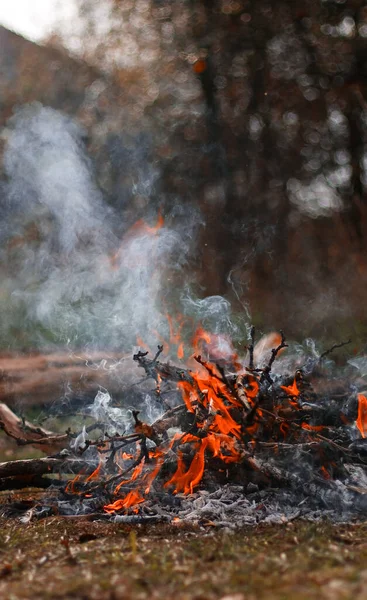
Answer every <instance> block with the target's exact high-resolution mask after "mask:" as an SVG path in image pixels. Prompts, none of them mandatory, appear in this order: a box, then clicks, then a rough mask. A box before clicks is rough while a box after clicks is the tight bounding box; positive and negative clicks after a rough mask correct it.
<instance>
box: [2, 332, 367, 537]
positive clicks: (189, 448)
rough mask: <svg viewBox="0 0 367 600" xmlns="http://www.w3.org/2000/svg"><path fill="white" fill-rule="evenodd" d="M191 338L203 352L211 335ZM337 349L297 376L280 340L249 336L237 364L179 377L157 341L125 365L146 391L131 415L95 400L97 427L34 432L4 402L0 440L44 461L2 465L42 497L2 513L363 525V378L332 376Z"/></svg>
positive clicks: (9, 478)
mask: <svg viewBox="0 0 367 600" xmlns="http://www.w3.org/2000/svg"><path fill="white" fill-rule="evenodd" d="M199 337H201V349H203V348H204V346H203V344H204V342H205V340H206V337H208V334H206V333H205V332H202V334H201V336H199ZM269 341H270V342H276V343H275V344H274V346H273V347H269ZM341 345H342V344H339V345H335V346H333V347H332V348H331V349H330V350H328V351H326V352H324V353H323V354H320V355H319V356H317V357H313V358H312V359H309V360H307V361H306V362H305V363H304V364H298V365H297V368H295V369H294V370H293V372H291V371H290V370H289V368H288V369H285V368H284V367H283V368H277V365H278V363H279V365H280V364H281V361H282V355H283V352H284V351H285V350H286V348H287V343H286V339H285V337H284V335H283V334H280V335H279V336H274V335H273V336H270V337H269V336H268V338H267V340H266V343H265V345H264V341H263V340H261V341H260V342H258V344H256V343H255V330H254V329H253V328H252V330H251V335H250V343H249V345H248V347H247V356H246V358H245V359H239V358H238V356H236V355H235V354H232V355H231V356H228V355H227V356H225V358H223V357H219V358H218V356H216V357H215V360H214V359H213V357H212V356H210V352H206V354H205V357H204V352H202V353H201V354H199V353H198V352H197V353H195V355H194V357H193V361H192V362H194V363H195V365H196V366H195V367H194V366H190V367H189V368H187V367H185V368H183V367H178V366H175V365H174V364H173V363H172V362H168V361H167V362H165V361H163V360H162V352H163V347H162V346H158V351H157V352H156V354H155V355H151V354H149V353H148V352H142V351H139V352H137V353H136V354H135V355H134V356H133V360H134V361H135V362H136V364H137V365H138V366H139V367H140V368H141V370H142V372H143V373H144V380H149V381H151V382H154V386H153V388H154V389H151V391H150V393H148V394H147V396H146V398H145V402H144V403H143V405H142V406H140V407H139V408H140V410H138V407H134V408H128V409H127V408H126V407H128V405H129V401H128V399H127V400H126V406H125V407H122V408H121V407H119V406H113V402H112V400H111V397H110V396H109V394H108V393H107V392H102V391H99V392H98V394H97V396H96V398H95V401H94V403H93V404H92V405H91V406H89V407H88V408H87V409H86V412H85V416H86V417H88V418H89V420H90V421H91V423H90V424H89V425H88V426H87V425H85V426H84V427H83V429H82V430H80V431H78V432H74V431H71V430H70V429H69V430H68V431H66V432H64V433H59V434H56V433H54V432H51V431H48V430H45V429H43V428H39V427H36V426H34V425H32V424H30V423H27V422H26V421H24V420H22V419H18V418H17V417H16V416H15V415H14V414H13V413H12V412H11V411H9V409H7V407H5V406H4V405H2V407H0V422H1V427H2V429H3V430H4V431H5V433H7V434H8V435H9V436H10V437H12V438H13V439H15V440H16V441H17V443H18V444H21V445H28V444H31V445H34V446H36V447H38V448H40V449H43V450H44V451H45V453H46V454H47V455H48V456H47V457H46V458H40V459H29V460H23V461H10V462H7V463H2V464H0V489H1V490H12V489H20V488H29V487H33V488H37V487H38V488H41V489H44V490H45V491H44V492H43V493H42V497H41V499H39V498H38V499H35V500H34V502H32V503H31V506H30V504H29V502H28V503H25V504H24V506H19V503H18V504H17V506H16V507H14V506H13V504H12V503H11V502H10V503H9V504H8V505H5V506H4V507H3V511H4V513H6V514H9V515H10V514H22V511H25V510H26V511H27V512H26V513H25V514H23V517H22V518H23V519H27V518H35V517H37V518H40V517H42V516H47V515H51V514H59V515H65V516H73V517H74V518H76V517H78V518H89V519H94V518H98V519H100V518H105V519H114V520H118V521H125V522H151V521H159V520H168V521H172V522H180V521H196V522H199V523H201V524H203V525H213V526H214V525H225V526H227V527H235V526H240V525H243V524H245V523H257V522H259V521H261V520H265V521H274V520H275V521H277V520H278V521H284V520H285V521H286V520H289V519H293V518H296V517H298V516H305V517H306V516H307V517H308V518H318V517H320V516H331V517H332V518H334V519H346V518H349V519H350V518H364V517H365V515H366V514H367V513H366V511H367V439H366V436H367V398H366V396H365V395H364V393H363V379H362V378H359V379H358V377H357V375H356V376H355V377H354V378H351V377H349V376H348V378H346V377H345V378H344V379H340V378H339V380H338V381H337V382H335V380H334V379H333V376H332V375H331V374H330V362H331V361H330V355H331V353H332V351H333V350H335V349H336V348H338V347H339V346H341ZM260 347H261V348H262V356H266V360H265V361H264V360H263V361H258V359H259V354H260V353H259V348H260ZM259 362H260V364H259ZM326 363H327V368H326V367H325V364H326ZM326 381H328V382H329V384H328V385H326V384H325V382H326ZM122 394H123V390H122ZM126 394H127V396H128V392H126ZM147 404H148V405H149V410H147ZM152 406H153V407H154V410H153V411H152V410H151V408H152ZM148 413H150V417H149V414H148ZM154 414H155V417H154ZM152 415H153V417H152ZM157 415H158V416H157ZM148 417H149V418H148ZM14 511H15V512H14Z"/></svg>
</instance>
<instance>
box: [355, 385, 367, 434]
mask: <svg viewBox="0 0 367 600" xmlns="http://www.w3.org/2000/svg"><path fill="white" fill-rule="evenodd" d="M356 425H357V427H358V429H359V431H360V433H361V436H362V437H363V438H365V437H366V434H367V398H366V396H363V394H358V417H357V420H356Z"/></svg>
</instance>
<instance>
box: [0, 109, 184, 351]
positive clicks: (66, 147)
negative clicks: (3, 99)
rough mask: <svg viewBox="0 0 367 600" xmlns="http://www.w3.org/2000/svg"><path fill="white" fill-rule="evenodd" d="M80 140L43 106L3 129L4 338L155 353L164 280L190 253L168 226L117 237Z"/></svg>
mask: <svg viewBox="0 0 367 600" xmlns="http://www.w3.org/2000/svg"><path fill="white" fill-rule="evenodd" d="M81 134H82V132H81V130H80V129H79V127H78V126H77V125H76V124H75V123H73V122H72V121H71V120H70V119H69V118H67V117H66V116H64V115H62V114H60V113H58V112H56V111H55V110H53V109H51V108H44V107H42V106H40V105H32V106H29V107H26V108H24V109H22V110H21V111H20V112H19V113H18V114H16V115H15V117H14V118H13V119H12V120H11V122H10V124H9V127H8V130H7V134H6V137H7V140H6V142H7V143H6V152H5V158H4V165H5V171H6V175H7V177H8V186H7V190H6V199H7V209H6V210H5V215H7V218H6V219H5V223H3V227H2V230H1V234H2V242H3V243H2V250H1V259H2V260H1V262H2V272H3V283H4V286H3V290H4V291H3V297H2V298H0V302H1V301H2V308H4V310H5V313H6V314H7V319H6V323H4V319H3V323H2V326H1V333H2V334H5V333H7V331H6V328H8V330H10V329H12V330H23V331H25V330H27V331H29V332H32V331H36V332H37V335H38V336H39V337H40V340H39V344H40V345H42V346H44V344H45V343H46V342H47V341H50V340H52V342H57V343H58V342H62V343H65V342H67V341H70V343H71V344H72V345H73V346H74V347H87V348H88V347H90V348H93V347H97V346H100V347H109V348H116V349H117V348H118V349H123V348H125V349H129V350H130V349H131V347H132V346H133V345H134V344H135V343H136V339H137V336H140V337H141V338H143V339H144V340H145V341H146V342H147V343H151V344H153V345H154V344H155V343H156V341H157V338H156V336H155V334H154V333H153V332H155V331H159V330H161V328H162V327H164V326H165V325H163V321H164V320H165V318H164V316H163V315H162V312H163V313H164V311H162V310H161V297H162V294H163V295H164V294H165V293H167V288H168V287H169V285H170V282H169V270H170V269H172V267H173V266H174V268H175V269H177V268H178V269H179V268H180V267H181V265H182V264H183V263H184V262H185V260H186V257H187V252H188V245H187V244H186V242H185V243H184V242H183V239H182V237H181V236H180V235H179V233H177V232H176V231H172V230H170V229H168V228H166V227H164V226H162V227H161V228H159V229H158V228H157V229H156V230H155V229H152V228H149V227H147V226H144V224H140V225H139V224H138V225H137V226H136V227H135V228H133V229H132V230H130V231H129V232H128V233H127V235H125V236H124V237H122V238H121V237H120V236H119V235H118V233H117V232H118V228H117V227H116V223H121V215H116V214H114V212H113V210H112V209H111V208H110V207H108V206H107V205H106V204H105V203H104V201H103V198H102V196H101V193H100V191H99V190H98V188H97V186H96V185H95V183H94V181H93V177H92V176H91V165H90V164H89V162H88V160H87V158H86V156H85V153H84V151H83V149H82V145H81ZM153 224H154V223H153ZM178 250H179V251H178ZM165 290H166V291H165ZM5 305H8V308H5ZM9 306H10V308H9ZM2 312H3V314H4V311H2ZM20 320H23V322H20ZM30 335H31V334H30ZM34 335H36V334H33V338H32V335H31V339H32V340H33V343H34Z"/></svg>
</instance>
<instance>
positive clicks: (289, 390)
mask: <svg viewBox="0 0 367 600" xmlns="http://www.w3.org/2000/svg"><path fill="white" fill-rule="evenodd" d="M280 387H281V389H282V390H284V391H285V393H286V394H288V396H295V397H297V396H299V395H300V391H299V389H298V387H297V381H296V378H294V381H293V383H292V385H289V386H286V385H281V386H280Z"/></svg>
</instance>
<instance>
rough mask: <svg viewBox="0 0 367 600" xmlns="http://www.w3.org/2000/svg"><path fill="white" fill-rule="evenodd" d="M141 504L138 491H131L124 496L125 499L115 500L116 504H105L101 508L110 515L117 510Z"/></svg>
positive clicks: (142, 499) (141, 497)
mask: <svg viewBox="0 0 367 600" xmlns="http://www.w3.org/2000/svg"><path fill="white" fill-rule="evenodd" d="M142 502H144V498H143V496H141V495H140V494H139V492H138V491H136V490H132V491H131V492H129V493H128V494H127V496H125V498H121V499H120V500H116V502H113V504H106V505H105V506H104V507H103V510H104V511H105V512H106V513H109V514H110V513H113V512H115V511H117V510H121V509H122V508H130V507H131V506H135V505H136V504H141V503H142Z"/></svg>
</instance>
